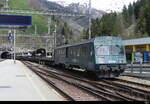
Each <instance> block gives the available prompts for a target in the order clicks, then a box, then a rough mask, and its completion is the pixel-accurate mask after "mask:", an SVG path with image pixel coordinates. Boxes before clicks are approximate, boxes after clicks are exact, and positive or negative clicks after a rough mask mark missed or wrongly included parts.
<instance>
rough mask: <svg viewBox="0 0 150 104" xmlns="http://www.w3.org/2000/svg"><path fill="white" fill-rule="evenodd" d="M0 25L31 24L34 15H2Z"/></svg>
mask: <svg viewBox="0 0 150 104" xmlns="http://www.w3.org/2000/svg"><path fill="white" fill-rule="evenodd" d="M0 25H2V26H5V25H10V26H12V25H13V26H31V25H32V17H31V16H21V15H0Z"/></svg>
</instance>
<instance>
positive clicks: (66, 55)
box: [66, 48, 68, 58]
mask: <svg viewBox="0 0 150 104" xmlns="http://www.w3.org/2000/svg"><path fill="white" fill-rule="evenodd" d="M66 58H68V48H66Z"/></svg>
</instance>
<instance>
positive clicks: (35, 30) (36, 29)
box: [34, 24, 37, 35]
mask: <svg viewBox="0 0 150 104" xmlns="http://www.w3.org/2000/svg"><path fill="white" fill-rule="evenodd" d="M34 34H35V35H37V26H36V24H35V32H34Z"/></svg>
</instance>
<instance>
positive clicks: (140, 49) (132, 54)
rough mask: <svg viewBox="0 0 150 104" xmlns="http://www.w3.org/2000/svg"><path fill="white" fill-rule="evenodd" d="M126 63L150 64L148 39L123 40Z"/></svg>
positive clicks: (149, 39)
mask: <svg viewBox="0 0 150 104" xmlns="http://www.w3.org/2000/svg"><path fill="white" fill-rule="evenodd" d="M124 45H125V47H126V55H127V61H128V62H141V61H142V62H144V63H148V62H150V37H149V38H139V39H131V40H124Z"/></svg>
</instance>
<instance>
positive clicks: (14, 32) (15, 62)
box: [14, 30, 16, 64]
mask: <svg viewBox="0 0 150 104" xmlns="http://www.w3.org/2000/svg"><path fill="white" fill-rule="evenodd" d="M14 64H16V30H14Z"/></svg>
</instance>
